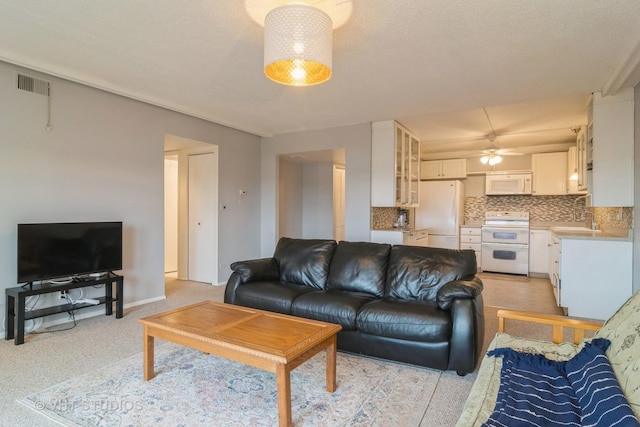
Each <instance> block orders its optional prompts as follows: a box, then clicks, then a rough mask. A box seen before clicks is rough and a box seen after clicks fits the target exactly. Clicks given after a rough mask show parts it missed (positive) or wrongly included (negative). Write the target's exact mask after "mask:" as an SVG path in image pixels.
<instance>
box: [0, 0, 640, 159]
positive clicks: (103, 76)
mask: <svg viewBox="0 0 640 427" xmlns="http://www.w3.org/2000/svg"><path fill="white" fill-rule="evenodd" d="M315 1H316V0H313V1H310V3H312V4H313V3H314V2H315ZM335 1H340V0H335ZM352 4H353V8H352V13H351V17H350V18H349V19H348V20H347V21H346V22H345V23H344V24H343V25H342V26H340V27H339V28H337V29H335V30H334V32H333V38H334V40H333V65H334V69H333V76H332V78H331V79H330V80H329V81H328V82H327V83H325V84H322V85H318V86H311V87H306V88H296V87H286V86H282V85H279V84H276V83H274V82H272V81H270V80H269V79H267V78H266V77H265V76H264V74H263V70H262V60H263V58H262V56H263V28H262V27H261V26H260V25H259V24H257V23H256V22H254V20H253V19H252V18H251V17H250V16H249V14H248V13H247V10H246V9H245V2H243V1H239V0H216V1H204V0H154V1H149V0H143V1H135V2H132V1H130V0H110V1H103V2H98V1H93V2H88V1H85V0H66V1H64V2H61V1H52V0H45V1H43V0H20V1H18V0H8V1H4V2H0V39H1V40H2V44H1V45H0V59H1V60H4V61H6V62H9V63H13V64H17V65H22V66H25V67H27V68H30V69H32V70H36V71H42V72H45V73H48V74H51V75H54V76H60V77H64V78H66V79H69V80H72V81H77V82H81V83H84V84H87V85H90V86H93V87H97V88H101V89H104V90H107V91H110V92H114V93H118V94H122V95H125V96H128V97H131V98H134V99H139V100H142V101H145V102H149V103H151V104H155V105H159V106H163V107H166V108H169V109H172V110H175V111H180V112H184V113H186V114H190V115H192V116H195V117H200V118H203V119H206V120H210V121H213V122H216V123H220V124H223V125H227V126H230V127H233V128H236V129H240V130H244V131H247V132H250V133H254V134H256V135H262V136H270V135H274V134H282V133H289V132H296V131H304V130H313V129H322V128H330V127H337V126H345V125H351V124H356V123H365V122H371V121H378V120H388V119H398V120H400V121H401V122H403V123H405V124H406V125H407V126H409V127H410V128H411V129H412V130H414V131H415V132H416V133H417V134H418V136H419V137H420V138H421V139H424V140H430V139H431V133H432V131H431V129H430V126H426V125H424V124H422V122H420V120H421V119H420V118H425V122H424V123H427V122H433V118H429V117H430V116H431V115H434V114H436V115H438V116H439V115H440V114H441V113H442V114H445V116H446V114H448V113H443V112H451V111H462V112H465V113H464V116H465V117H467V116H468V120H469V122H470V123H471V122H474V121H476V120H477V121H478V123H479V126H482V123H481V122H482V120H481V119H475V118H473V117H472V116H473V115H474V113H473V112H474V111H476V110H480V111H483V107H486V109H487V111H488V113H489V116H490V117H492V119H491V120H492V121H495V123H493V125H494V127H495V132H496V134H500V133H503V134H508V133H512V132H513V133H522V132H525V130H526V129H535V126H534V123H533V122H535V121H536V120H533V119H532V120H529V119H527V120H518V117H517V116H518V113H517V112H516V113H511V112H505V111H500V108H501V107H499V106H504V105H514V104H515V105H521V104H526V103H529V102H532V101H533V102H538V101H539V102H545V101H543V100H548V99H562V98H566V99H574V98H575V99H579V98H581V99H586V97H587V96H588V95H589V94H590V93H591V92H593V91H598V90H603V88H605V86H606V89H607V90H608V91H613V92H615V90H617V88H619V87H625V86H634V85H635V84H637V82H638V79H639V78H640V75H639V74H640V72H639V71H638V69H637V64H638V61H639V58H640V52H639V50H640V47H639V45H640V44H639V42H640V25H638V22H640V1H638V0H562V1H558V0H535V1H520V2H513V1H507V0H496V1H491V2H488V1H486V0H429V1H424V0H403V1H402V2H395V1H388V0H366V1H365V0H354V1H353V2H352ZM523 108H524V107H523ZM581 111H582V113H580V114H583V113H584V109H582V110H581ZM466 112H468V113H466ZM578 113H579V112H578V110H572V111H570V112H567V118H565V121H566V122H570V121H575V123H571V124H572V125H575V124H578V122H580V120H573V118H572V117H574V116H575V115H576V114H578ZM558 114H560V113H558ZM512 115H513V116H516V117H512ZM558 117H559V116H558ZM583 117H584V116H583ZM569 118H571V120H569ZM503 119H504V122H503ZM540 120H542V118H540ZM558 121H562V120H560V119H559V118H558ZM582 121H584V120H582ZM520 124H522V127H519V125H520ZM556 125H560V124H559V123H558V124H554V126H556ZM562 125H563V126H564V124H562ZM469 126H470V124H469ZM451 127H454V124H451ZM465 128H466V125H465V126H463V127H462V128H461V129H458V131H459V132H460V133H465V132H466V135H467V136H468V137H476V136H478V135H479V134H480V133H482V132H484V131H485V130H486V127H485V128H480V127H479V128H478V129H482V131H480V130H478V129H465ZM548 129H550V128H549V127H548V126H547V129H546V130H548ZM452 137H453V136H452V135H442V134H441V133H440V132H438V135H437V136H435V139H441V140H444V139H452ZM465 137H466V136H465ZM456 138H457V136H456ZM503 139H504V138H503ZM500 140H501V138H500V136H498V138H497V140H496V143H497V144H499V143H500ZM435 146H436V143H435V142H434V144H433V147H434V148H433V149H434V150H435Z"/></svg>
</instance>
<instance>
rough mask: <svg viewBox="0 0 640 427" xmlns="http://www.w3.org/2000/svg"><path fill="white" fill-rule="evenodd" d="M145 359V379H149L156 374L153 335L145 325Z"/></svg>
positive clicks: (143, 339)
mask: <svg viewBox="0 0 640 427" xmlns="http://www.w3.org/2000/svg"><path fill="white" fill-rule="evenodd" d="M142 347H143V359H144V380H145V381H149V380H150V379H152V378H153V377H154V376H155V373H154V370H153V359H154V355H153V350H154V345H153V336H152V335H149V333H148V331H147V327H146V326H145V327H144V335H143V337H142Z"/></svg>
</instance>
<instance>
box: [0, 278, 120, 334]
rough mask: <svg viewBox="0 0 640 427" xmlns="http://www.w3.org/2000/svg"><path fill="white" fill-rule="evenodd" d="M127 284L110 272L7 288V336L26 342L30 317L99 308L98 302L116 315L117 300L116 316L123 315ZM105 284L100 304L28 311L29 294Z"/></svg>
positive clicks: (67, 305)
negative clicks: (124, 292) (124, 284)
mask: <svg viewBox="0 0 640 427" xmlns="http://www.w3.org/2000/svg"><path fill="white" fill-rule="evenodd" d="M123 283H124V278H123V277H122V276H120V275H118V274H115V273H107V274H106V275H104V276H101V277H96V278H93V277H91V278H86V279H74V280H73V281H71V282H69V283H60V284H56V283H44V284H42V283H40V284H35V285H34V284H27V285H24V286H17V287H14V288H7V289H6V297H7V301H6V310H7V313H6V316H7V328H6V330H5V339H7V340H10V339H12V338H14V337H15V338H14V339H15V344H16V345H18V344H23V343H24V322H25V321H26V320H31V319H37V318H39V317H44V316H51V315H53V314H59V313H66V312H69V311H72V310H78V309H81V308H87V307H95V306H96V305H102V304H105V315H107V316H110V315H112V314H113V303H114V302H115V303H116V319H120V318H122V315H123V310H122V305H123V304H122V302H123V291H122V288H123ZM114 284H115V286H116V292H115V295H114V293H113V285H114ZM97 285H105V286H104V296H103V297H98V298H95V299H97V300H98V304H91V303H77V304H70V303H66V304H61V305H57V306H53V307H45V308H40V309H37V310H30V311H26V310H25V303H26V299H27V297H30V296H35V295H43V294H50V293H54V292H61V291H69V290H71V289H79V288H86V287H89V286H97Z"/></svg>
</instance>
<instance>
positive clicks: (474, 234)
mask: <svg viewBox="0 0 640 427" xmlns="http://www.w3.org/2000/svg"><path fill="white" fill-rule="evenodd" d="M460 249H471V250H473V251H475V252H476V262H477V263H478V270H480V269H481V268H482V228H481V227H480V226H477V227H476V226H468V225H465V226H462V227H460Z"/></svg>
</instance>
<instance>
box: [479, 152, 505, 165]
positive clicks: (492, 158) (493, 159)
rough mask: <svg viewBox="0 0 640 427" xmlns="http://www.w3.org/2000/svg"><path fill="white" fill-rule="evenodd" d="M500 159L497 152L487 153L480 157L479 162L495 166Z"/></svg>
mask: <svg viewBox="0 0 640 427" xmlns="http://www.w3.org/2000/svg"><path fill="white" fill-rule="evenodd" d="M501 161H502V157H501V156H499V155H497V154H488V155H486V156H482V157H480V162H481V163H482V164H483V165H486V164H487V163H488V164H489V166H495V165H497V164H498V163H500V162H501Z"/></svg>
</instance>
